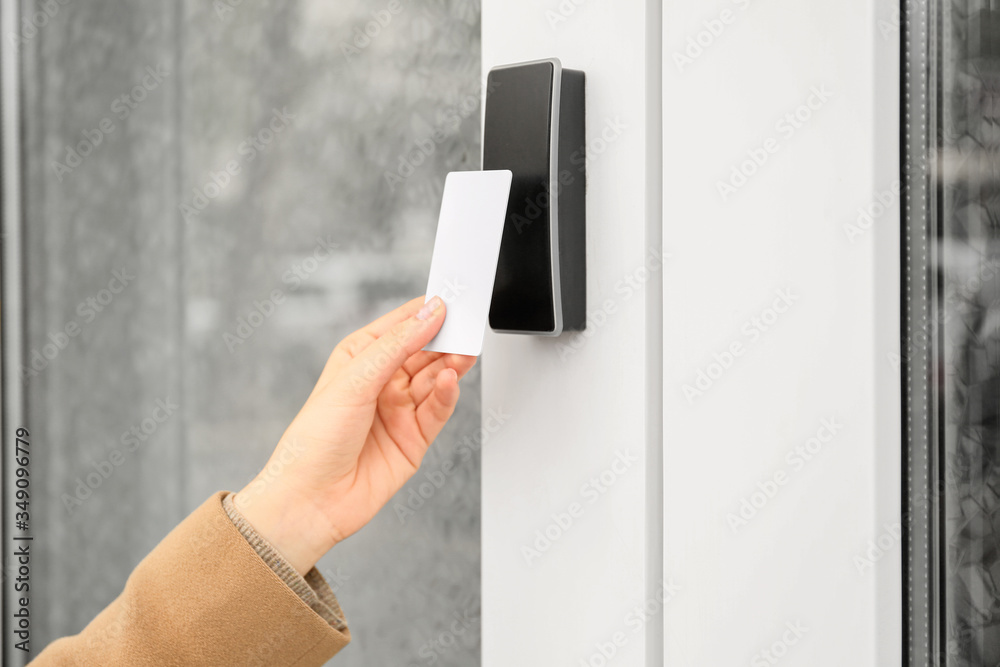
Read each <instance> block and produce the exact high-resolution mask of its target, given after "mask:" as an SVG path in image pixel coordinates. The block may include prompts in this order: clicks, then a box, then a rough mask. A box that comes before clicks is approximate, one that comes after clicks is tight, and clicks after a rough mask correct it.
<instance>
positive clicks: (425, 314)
mask: <svg viewBox="0 0 1000 667" xmlns="http://www.w3.org/2000/svg"><path fill="white" fill-rule="evenodd" d="M441 305H442V303H441V297H439V296H436V297H434V298H433V299H431V300H430V301H428V302H427V303H425V304H424V307H423V308H421V309H420V312H419V313H417V319H418V320H429V319H431V316H433V315H434V313H435V312H437V309H438V308H440V307H441Z"/></svg>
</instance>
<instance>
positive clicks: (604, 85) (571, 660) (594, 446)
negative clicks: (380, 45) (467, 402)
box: [482, 0, 662, 667]
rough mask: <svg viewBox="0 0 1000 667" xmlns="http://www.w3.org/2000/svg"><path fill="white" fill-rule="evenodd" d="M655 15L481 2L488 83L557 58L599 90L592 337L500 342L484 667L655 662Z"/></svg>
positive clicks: (494, 339) (488, 390)
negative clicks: (651, 227) (651, 622)
mask: <svg viewBox="0 0 1000 667" xmlns="http://www.w3.org/2000/svg"><path fill="white" fill-rule="evenodd" d="M646 5H647V3H646V2H644V1H641V0H624V1H621V2H614V3H611V2H597V1H595V0H591V1H589V2H587V1H582V0H573V1H569V0H567V1H565V2H560V1H559V0H546V1H544V2H538V1H537V0H484V1H483V68H484V76H485V73H486V71H488V70H489V69H490V68H492V67H494V66H496V65H500V64H506V63H513V62H520V61H527V60H535V59H539V58H551V57H557V58H560V59H561V60H562V62H563V65H564V67H567V68H570V69H580V70H584V71H585V72H586V74H587V115H588V117H587V137H588V145H587V146H586V147H583V146H581V153H580V156H579V157H580V159H584V158H586V159H587V160H588V169H589V171H588V181H589V183H588V202H587V207H588V210H587V214H588V220H587V226H588V229H587V262H588V266H587V270H588V276H587V288H588V311H589V313H590V322H589V325H588V330H587V332H586V333H585V334H583V335H574V334H566V335H563V336H561V337H559V338H557V339H546V338H537V337H519V336H510V335H495V334H489V335H488V336H487V341H486V348H485V352H484V357H483V361H482V363H483V415H484V426H485V427H486V428H487V430H488V436H487V437H486V438H485V445H484V448H483V664H484V665H485V666H486V667H501V666H503V667H507V666H509V665H556V664H567V665H579V664H584V665H587V664H604V663H603V662H602V660H605V661H606V660H607V658H604V657H603V656H606V655H609V654H613V655H614V659H613V664H615V665H623V666H626V665H634V666H639V665H645V664H647V662H646V658H645V656H646V651H647V649H646V643H647V632H648V630H649V626H648V624H647V623H646V622H645V618H644V614H645V612H643V611H641V609H642V607H643V605H644V603H645V602H646V600H647V598H648V597H649V595H650V591H652V590H653V589H654V588H655V584H654V583H653V582H650V581H649V576H648V574H647V571H646V568H647V565H648V563H647V558H646V554H647V553H648V551H647V549H648V548H649V546H650V545H649V543H648V542H647V540H648V539H649V538H650V535H649V534H648V532H647V520H648V518H649V517H650V513H649V509H650V502H649V495H648V493H647V472H649V471H648V470H647V466H646V461H647V456H646V451H647V446H649V445H650V437H649V436H650V431H649V427H648V426H647V414H648V412H649V410H655V411H658V410H659V400H658V399H657V404H656V405H650V404H649V403H650V401H649V398H650V392H648V391H647V381H648V373H649V369H648V368H647V361H648V351H647V343H648V341H649V335H650V334H652V335H656V332H657V331H658V330H659V326H660V323H659V305H658V304H657V306H656V308H654V312H655V314H656V317H655V318H654V319H653V321H651V320H650V319H649V318H648V316H647V297H648V295H649V290H648V289H647V288H648V286H649V285H650V284H652V283H653V281H657V280H659V279H660V276H661V271H662V259H661V257H660V250H659V248H658V247H651V244H649V243H648V242H647V231H648V224H649V220H650V218H649V217H648V216H647V204H646V202H647V195H648V186H647V180H646V175H647V163H648V161H649V160H650V159H651V156H652V157H655V156H658V154H659V145H658V144H657V145H655V146H650V145H649V141H648V139H649V134H648V133H647V127H646V125H647V120H648V118H647V114H646V108H647V104H648V103H649V102H648V100H647V96H646V93H647V77H646V74H647V72H646V66H645V63H646V48H647V40H646V34H647V27H646V24H645V16H646V9H647V8H646ZM657 83H658V82H657ZM657 122H658V119H657ZM654 185H655V186H656V187H657V188H658V184H654ZM656 214H657V216H658V214H659V211H656ZM656 220H657V224H658V217H657V218H656ZM654 373H655V374H656V376H657V377H658V369H654ZM491 411H492V414H493V417H492V418H491ZM654 478H655V475H654ZM652 509H653V511H654V512H656V513H658V511H659V507H658V505H657V506H656V507H653V508H652ZM654 529H655V526H654ZM654 532H656V533H657V534H656V535H654V536H652V537H653V539H654V540H656V541H657V543H658V541H659V534H658V530H654ZM654 599H655V598H654ZM637 609H638V610H639V611H637ZM656 625H657V627H656V628H655V629H654V630H655V632H656V633H659V619H657V621H656Z"/></svg>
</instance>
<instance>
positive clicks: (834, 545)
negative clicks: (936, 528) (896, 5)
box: [663, 0, 901, 667]
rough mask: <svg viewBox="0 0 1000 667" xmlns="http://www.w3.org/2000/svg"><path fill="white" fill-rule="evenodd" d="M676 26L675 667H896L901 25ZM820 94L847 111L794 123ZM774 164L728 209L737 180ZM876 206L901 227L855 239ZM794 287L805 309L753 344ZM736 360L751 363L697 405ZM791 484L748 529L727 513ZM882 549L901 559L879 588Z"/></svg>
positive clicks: (670, 152) (667, 355) (859, 7)
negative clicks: (743, 171) (682, 56)
mask: <svg viewBox="0 0 1000 667" xmlns="http://www.w3.org/2000/svg"><path fill="white" fill-rule="evenodd" d="M723 11H727V12H729V14H726V15H723V14H722V12H723ZM720 17H721V18H724V19H726V21H728V23H710V24H709V26H708V27H706V25H705V23H704V22H705V21H710V22H711V21H712V20H714V19H718V18H720ZM663 21H664V43H663V52H664V53H663V58H664V60H663V66H664V116H663V117H664V121H663V122H664V135H665V136H664V154H665V156H666V157H665V163H664V202H665V203H664V245H665V247H666V249H667V250H668V251H669V252H671V253H672V254H673V258H672V260H671V262H670V263H669V264H668V268H667V271H666V274H665V277H664V278H665V295H664V331H665V351H664V378H665V381H664V382H665V384H664V401H663V403H664V442H665V445H664V447H665V449H664V488H665V497H664V515H665V526H664V534H665V562H664V568H665V572H666V573H667V576H669V577H673V578H674V579H675V580H676V581H677V582H678V583H679V584H680V585H681V586H682V587H683V590H682V592H681V594H680V595H679V596H678V597H677V599H676V600H675V601H674V603H672V604H671V605H670V606H669V607H668V609H667V612H666V617H665V641H666V664H668V665H768V664H775V663H772V662H770V661H768V658H767V657H766V656H764V655H763V654H762V653H760V652H761V651H762V650H764V649H767V648H768V647H771V646H772V644H774V643H775V642H783V641H785V640H786V639H787V640H795V643H794V644H793V643H792V641H789V642H788V644H787V645H786V646H784V647H782V646H775V647H773V648H774V649H775V657H776V656H777V655H778V654H784V655H783V656H782V657H781V658H780V660H779V661H778V662H779V663H780V664H787V665H809V666H811V667H817V666H825V665H830V666H835V665H836V666H839V665H856V666H868V665H880V666H882V665H893V664H897V665H898V664H899V662H900V642H901V635H900V622H901V621H900V619H901V612H900V606H899V600H900V583H899V582H900V565H899V563H900V558H901V548H900V544H899V541H898V539H895V538H893V537H892V535H891V533H892V531H886V529H885V528H883V525H884V524H886V523H889V524H892V523H898V522H899V521H900V516H899V511H900V510H899V503H898V498H899V481H900V480H899V477H900V474H899V470H900V469H899V428H898V423H899V391H898V386H899V385H898V375H897V373H896V371H895V369H894V368H893V367H892V366H891V364H890V363H889V360H888V353H889V352H890V351H891V350H894V349H898V343H897V341H898V313H899V309H898V298H899V292H898V289H899V287H898V236H897V235H898V227H899V212H898V196H896V195H893V194H892V193H891V190H892V187H893V184H894V183H895V182H897V179H898V148H897V141H898V96H897V90H898V85H899V81H898V59H897V49H898V40H899V30H898V26H897V25H895V23H894V21H893V17H892V7H891V6H890V4H889V3H888V2H882V1H881V0H878V1H876V0H845V1H844V2H838V3H825V4H824V3H816V2H800V1H796V0H766V1H765V0H750V1H749V2H744V1H742V0H741V1H740V2H736V1H734V0H711V1H709V2H693V1H691V0H667V2H665V3H664V16H663ZM879 21H881V23H880V22H879ZM709 28H712V29H714V32H715V33H716V34H712V33H711V30H709ZM706 30H708V32H705V34H704V35H703V36H702V37H701V39H702V42H703V44H705V46H704V47H702V52H701V53H700V54H699V53H698V51H697V49H692V50H691V53H690V55H691V56H693V57H692V58H691V60H692V62H685V61H680V63H678V61H676V60H675V54H676V53H677V52H681V53H683V52H684V50H685V49H686V48H687V47H688V45H689V42H688V40H689V38H692V37H693V38H695V39H696V40H697V39H698V34H699V32H702V31H706ZM816 87H825V88H826V89H827V90H829V91H830V92H832V97H830V99H829V100H827V101H826V102H823V103H820V102H819V101H818V100H819V98H818V97H817V98H814V99H813V102H814V106H816V107H818V108H817V109H815V110H812V111H811V118H809V119H808V120H807V121H805V122H803V123H802V126H801V128H799V129H796V130H795V131H794V132H792V131H789V130H785V129H784V126H778V125H776V124H777V123H778V122H779V120H780V119H781V118H783V117H784V115H785V114H787V113H794V112H795V111H796V109H798V108H799V107H800V105H802V104H803V103H806V102H807V101H808V100H809V99H810V96H811V95H812V94H813V93H812V92H811V91H812V90H814V88H816ZM805 115H806V113H805V112H803V116H805ZM770 138H773V139H774V141H775V143H774V144H766V142H767V140H768V139H770ZM767 146H770V147H771V148H772V149H775V151H774V153H773V154H771V155H768V156H767V160H766V162H764V164H763V165H762V166H760V167H758V168H757V169H756V173H755V174H754V175H753V176H751V177H750V178H749V179H748V181H747V182H746V184H745V185H743V186H742V187H740V188H738V189H737V191H736V192H735V193H729V197H728V199H726V200H723V197H722V196H721V195H720V193H719V191H718V188H717V182H718V181H720V180H723V181H724V180H725V179H727V178H729V177H730V175H731V169H732V167H733V166H734V165H739V164H740V163H742V162H743V161H744V160H746V159H747V158H748V151H750V150H755V149H761V148H765V150H766V147H767ZM758 157H760V155H759V154H758ZM761 161H763V160H761ZM748 171H749V169H748ZM878 193H884V194H883V197H884V198H885V200H886V201H887V202H891V204H890V206H889V209H890V210H888V211H887V212H885V213H883V214H882V215H881V216H880V217H878V218H877V219H876V220H875V221H874V224H873V225H872V226H871V228H870V229H868V230H867V231H866V232H862V233H861V234H859V235H858V236H857V237H855V238H854V240H853V242H852V241H851V240H850V239H849V238H848V235H847V234H846V233H845V225H849V224H851V223H853V222H855V220H856V219H857V217H858V209H859V207H862V206H865V207H867V206H870V205H872V204H873V202H875V201H877V197H878ZM779 290H791V291H792V293H793V294H794V296H795V302H794V305H792V306H791V307H790V308H787V312H784V313H781V314H778V315H777V318H776V321H774V322H773V324H772V325H770V326H768V330H767V331H766V332H764V331H761V330H759V329H758V333H759V337H757V338H754V336H753V335H752V333H751V330H752V329H753V328H754V327H755V325H754V324H753V321H752V318H754V317H759V316H761V315H762V314H765V312H766V309H767V308H769V307H770V305H771V304H772V302H773V301H774V300H775V298H776V293H777V291H779ZM779 305H780V304H779ZM781 308H784V306H781ZM768 317H770V316H769V315H768ZM744 327H748V328H747V329H744ZM734 343H737V344H740V345H741V346H742V347H741V348H740V349H741V350H742V354H741V356H738V357H736V358H734V359H733V360H732V363H731V366H730V367H729V368H728V369H725V370H723V371H722V372H721V373H720V372H719V370H720V369H714V372H715V374H716V375H717V376H718V379H716V380H714V381H713V382H712V383H711V386H710V387H708V384H707V383H703V387H707V389H706V391H705V392H704V394H703V395H700V396H694V397H693V399H692V400H689V398H688V397H687V396H686V395H685V393H684V391H683V387H684V385H686V384H694V382H695V379H696V377H697V374H698V372H699V370H708V367H709V365H710V364H712V363H713V360H714V357H713V355H716V354H722V353H724V351H725V350H726V349H727V348H729V346H730V345H732V344H734ZM831 418H833V419H836V420H838V421H839V422H840V423H841V424H842V425H843V427H842V429H841V430H840V432H839V433H838V434H837V435H836V436H835V437H834V438H833V439H832V440H831V441H830V442H828V443H826V444H824V445H823V447H822V449H821V450H820V451H819V452H818V453H817V454H816V456H815V457H814V458H813V459H812V460H810V461H808V462H803V464H802V465H800V464H799V463H796V462H795V461H794V460H791V461H790V460H788V459H787V458H786V457H787V456H788V455H789V454H788V453H789V452H790V451H793V450H794V448H795V447H796V446H801V445H803V444H805V443H806V441H807V440H808V439H809V438H811V437H814V436H815V435H816V434H817V432H818V431H819V429H820V427H821V424H822V423H823V420H824V419H831ZM792 456H793V457H794V456H795V454H792ZM775 475H779V478H778V481H779V482H783V483H778V484H776V485H775V486H774V487H773V488H771V489H770V490H771V491H772V493H773V497H770V498H766V503H762V507H760V508H759V509H758V510H757V513H756V515H755V516H753V517H752V518H749V519H748V520H747V522H746V524H745V525H738V526H737V530H735V531H734V529H733V528H732V527H731V526H730V523H729V521H728V520H727V518H728V515H730V513H733V514H736V513H738V512H739V510H740V506H741V500H742V499H744V498H751V496H752V494H754V492H755V491H758V490H759V487H758V484H761V483H763V484H765V486H768V485H769V484H773V483H774V480H775ZM782 475H783V476H782ZM768 480H770V482H769V481H768ZM764 499H765V497H764V496H758V497H757V498H756V500H757V501H758V503H760V502H761V501H762V500H764ZM748 515H749V512H748ZM880 535H882V536H884V537H883V543H884V544H885V545H887V546H888V549H887V552H886V553H885V555H884V556H883V557H882V558H881V559H879V560H878V561H877V562H876V563H875V564H874V565H873V566H871V567H866V566H863V567H862V568H861V569H863V570H864V571H863V572H862V571H859V567H858V565H859V564H860V561H856V560H855V557H856V556H859V555H860V556H865V554H866V553H867V552H868V544H869V540H873V539H877V538H878V537H879V536H880ZM885 535H888V536H887V537H886V536H885ZM872 555H875V556H877V555H878V554H877V553H874V552H873V554H872ZM788 623H792V624H795V623H799V624H801V626H802V627H804V628H807V630H806V631H804V633H803V632H802V631H801V630H800V634H801V635H802V636H801V638H796V637H795V635H794V634H787V635H786V627H787V626H786V624H788Z"/></svg>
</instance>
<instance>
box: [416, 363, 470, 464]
mask: <svg viewBox="0 0 1000 667" xmlns="http://www.w3.org/2000/svg"><path fill="white" fill-rule="evenodd" d="M459 393H460V392H459V388H458V373H456V372H455V369H453V368H446V369H444V370H443V371H441V372H440V373H438V374H437V377H436V378H435V380H434V389H433V391H431V392H430V394H429V395H428V396H427V398H426V399H425V400H424V402H423V403H421V404H420V405H419V406H418V407H417V424H418V425H419V426H420V432H421V433H423V434H424V438H426V440H427V444H428V445H429V444H430V443H431V442H433V441H434V438H436V437H437V436H438V434H439V433H440V432H441V429H442V428H444V425H445V423H446V422H447V421H448V420H449V419H450V418H451V415H452V414H453V413H454V412H455V405H457V404H458V396H459Z"/></svg>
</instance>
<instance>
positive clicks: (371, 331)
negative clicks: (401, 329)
mask: <svg viewBox="0 0 1000 667" xmlns="http://www.w3.org/2000/svg"><path fill="white" fill-rule="evenodd" d="M424 300H425V299H424V297H422V296H418V297H417V298H415V299H411V300H409V301H407V302H406V303H404V304H403V305H402V306H400V307H399V308H396V309H395V310H393V311H391V312H388V313H386V314H385V315H383V316H382V317H380V318H378V319H377V320H375V321H374V322H371V323H370V324H366V325H365V326H363V327H361V328H360V329H358V330H357V331H355V332H354V333H352V334H351V335H349V336H347V337H346V338H345V339H344V342H343V343H342V345H344V346H345V347H346V348H347V349H348V350H349V351H350V352H351V354H352V355H357V354H359V353H360V352H361V351H362V350H364V349H365V348H366V347H368V346H369V345H371V344H372V342H374V341H375V340H378V339H379V338H381V337H382V336H384V335H385V334H387V333H389V331H391V330H392V328H393V327H394V326H396V325H397V324H399V323H400V322H402V321H404V320H407V319H409V318H411V317H413V316H414V315H416V314H417V311H419V310H420V308H421V307H423V305H424Z"/></svg>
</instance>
